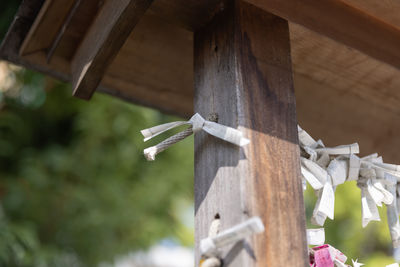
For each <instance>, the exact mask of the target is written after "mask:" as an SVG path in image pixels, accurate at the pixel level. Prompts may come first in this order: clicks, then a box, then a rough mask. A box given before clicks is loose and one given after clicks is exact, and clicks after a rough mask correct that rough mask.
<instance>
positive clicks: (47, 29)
mask: <svg viewBox="0 0 400 267" xmlns="http://www.w3.org/2000/svg"><path fill="white" fill-rule="evenodd" d="M74 2H75V0H57V1H54V0H46V1H45V3H44V4H43V7H42V8H41V10H40V13H39V14H38V16H37V18H36V19H35V22H34V24H33V25H32V27H31V29H30V30H29V33H28V35H27V36H26V37H25V40H24V42H23V44H22V46H21V48H20V50H19V53H20V55H22V56H23V55H27V54H31V53H35V52H39V51H46V50H47V49H48V48H49V47H50V46H51V44H52V42H53V40H54V36H56V35H57V33H58V31H59V30H60V28H61V26H62V24H63V23H64V21H65V19H66V16H67V15H68V12H69V10H70V9H71V8H72V7H73V4H74ZM60 6H62V7H63V8H60Z"/></svg>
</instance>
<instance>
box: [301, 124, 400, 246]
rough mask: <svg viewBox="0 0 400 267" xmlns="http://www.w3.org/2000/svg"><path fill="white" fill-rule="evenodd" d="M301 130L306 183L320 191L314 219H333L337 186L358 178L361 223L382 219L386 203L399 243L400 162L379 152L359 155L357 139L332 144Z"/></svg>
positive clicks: (316, 221) (315, 221)
mask: <svg viewBox="0 0 400 267" xmlns="http://www.w3.org/2000/svg"><path fill="white" fill-rule="evenodd" d="M298 131H299V143H300V149H301V174H302V177H303V185H304V186H306V183H305V181H307V182H308V183H309V184H310V185H311V187H312V188H313V189H314V190H315V191H316V193H317V195H318V200H317V203H316V205H315V208H314V211H313V215H312V218H311V222H312V223H313V224H315V225H319V226H323V225H324V223H325V220H326V218H327V217H328V218H330V219H332V220H333V218H334V206H335V189H336V187H337V186H338V185H340V184H343V183H344V182H346V181H357V186H358V187H359V188H360V189H361V205H362V226H363V227H365V226H367V224H368V223H369V222H370V221H380V217H379V212H378V208H377V206H379V207H381V206H382V204H385V205H386V206H387V215H388V224H389V230H390V234H391V238H392V241H393V246H394V247H399V246H400V222H399V209H400V197H398V195H399V193H400V187H399V184H398V181H400V166H399V165H394V164H387V163H384V162H383V160H382V157H379V156H378V154H372V155H369V156H366V157H363V158H360V157H358V156H357V155H355V154H358V153H359V147H358V144H357V143H355V144H350V145H342V146H337V147H331V148H329V147H325V146H324V144H323V142H322V141H321V140H318V141H315V140H314V139H313V138H312V137H311V136H310V135H309V134H308V133H307V132H306V131H304V130H303V129H301V128H300V127H298Z"/></svg>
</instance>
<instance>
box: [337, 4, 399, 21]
mask: <svg viewBox="0 0 400 267" xmlns="http://www.w3.org/2000/svg"><path fill="white" fill-rule="evenodd" d="M342 1H344V2H345V3H347V4H348V5H351V6H353V7H355V8H358V9H361V10H362V11H364V12H366V13H369V14H371V15H372V16H374V17H376V18H379V19H381V20H383V21H385V22H386V23H389V24H393V25H395V26H397V27H398V28H400V15H399V12H400V1H398V0H379V1H376V0H342Z"/></svg>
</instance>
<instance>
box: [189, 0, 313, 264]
mask: <svg viewBox="0 0 400 267" xmlns="http://www.w3.org/2000/svg"><path fill="white" fill-rule="evenodd" d="M194 47H195V56H194V66H195V76H194V77H195V96H194V99H195V111H196V112H199V113H200V114H202V115H203V116H208V115H209V114H214V113H215V114H217V115H218V118H219V123H222V124H224V125H228V126H231V127H235V128H237V127H238V128H239V129H241V130H242V131H243V133H244V134H245V136H246V137H248V138H249V139H250V140H251V143H250V144H249V145H248V146H246V147H244V148H238V147H236V146H233V145H231V144H227V143H225V142H223V141H221V140H218V139H216V138H213V137H211V136H209V135H206V134H204V133H198V134H196V135H195V213H196V214H195V229H196V230H195V242H196V263H198V260H199V247H198V244H199V241H200V240H201V239H202V238H204V237H206V236H207V235H208V231H209V227H210V224H211V222H212V221H213V219H214V217H215V215H216V214H219V217H220V220H221V230H223V229H227V228H229V227H231V226H233V225H235V224H237V223H240V222H241V221H243V220H245V219H247V218H249V217H251V216H260V217H261V218H262V220H263V222H264V224H265V226H266V231H265V233H263V234H260V235H258V236H254V237H253V238H250V239H247V240H246V241H245V242H240V243H238V244H236V245H234V246H232V247H228V248H226V249H225V250H224V251H223V258H224V266H229V267H239V266H240V267H242V266H248V267H252V266H257V267H261V266H302V267H304V266H308V265H307V251H306V238H305V213H304V206H303V192H302V187H301V179H300V167H299V148H298V139H297V118H296V104H295V97H294V90H293V81H292V68H291V58H290V45H289V29H288V24H287V22H286V21H285V20H283V19H280V18H278V17H276V16H274V15H271V14H269V13H266V12H265V11H263V10H261V9H258V8H256V7H254V6H251V5H249V4H247V3H244V2H242V1H231V4H228V6H226V7H225V9H224V11H222V12H221V13H219V14H218V15H216V17H215V18H214V19H213V20H212V21H211V22H210V24H208V25H207V26H205V27H204V28H202V29H200V30H199V31H197V32H196V33H195V40H194Z"/></svg>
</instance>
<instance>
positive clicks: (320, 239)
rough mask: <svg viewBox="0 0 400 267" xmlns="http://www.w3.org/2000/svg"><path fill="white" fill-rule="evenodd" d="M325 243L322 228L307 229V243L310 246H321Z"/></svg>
mask: <svg viewBox="0 0 400 267" xmlns="http://www.w3.org/2000/svg"><path fill="white" fill-rule="evenodd" d="M324 243H325V230H324V228H318V229H307V244H308V245H311V246H321V245H323V244H324Z"/></svg>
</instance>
